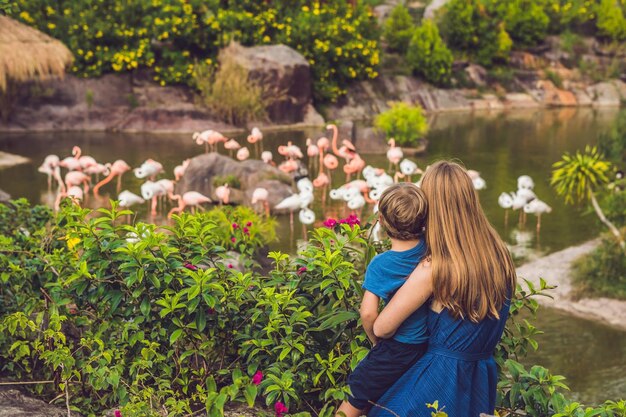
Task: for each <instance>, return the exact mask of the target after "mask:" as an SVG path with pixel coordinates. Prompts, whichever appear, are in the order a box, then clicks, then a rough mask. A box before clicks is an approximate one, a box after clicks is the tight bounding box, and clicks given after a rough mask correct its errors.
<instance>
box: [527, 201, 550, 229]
mask: <svg viewBox="0 0 626 417" xmlns="http://www.w3.org/2000/svg"><path fill="white" fill-rule="evenodd" d="M550 212H552V207H550V206H549V205H547V204H546V203H545V202H543V201H541V200H539V199H534V200H532V201H530V202H529V203H528V204H526V205H525V206H524V213H528V214H534V215H535V216H537V233H539V229H540V228H541V215H542V214H544V213H550Z"/></svg>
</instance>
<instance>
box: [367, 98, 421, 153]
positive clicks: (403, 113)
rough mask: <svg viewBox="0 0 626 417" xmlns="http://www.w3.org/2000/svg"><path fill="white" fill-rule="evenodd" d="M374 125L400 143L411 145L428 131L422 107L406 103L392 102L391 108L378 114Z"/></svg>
mask: <svg viewBox="0 0 626 417" xmlns="http://www.w3.org/2000/svg"><path fill="white" fill-rule="evenodd" d="M374 126H376V128H377V129H378V130H380V131H382V132H384V133H385V134H386V135H387V137H388V138H394V139H395V140H396V143H397V144H398V145H411V144H414V143H415V142H416V141H417V139H419V138H420V137H421V136H423V135H424V134H425V133H426V132H427V131H428V121H427V120H426V117H425V116H424V112H423V111H422V108H421V107H419V106H411V105H408V104H406V103H402V102H398V103H392V104H391V108H390V109H389V110H387V111H385V112H383V113H380V114H379V115H378V116H376V119H375V120H374Z"/></svg>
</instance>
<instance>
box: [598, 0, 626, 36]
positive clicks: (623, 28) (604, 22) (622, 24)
mask: <svg viewBox="0 0 626 417" xmlns="http://www.w3.org/2000/svg"><path fill="white" fill-rule="evenodd" d="M620 3H621V1H620V0H601V1H600V3H599V4H598V5H597V7H596V13H597V15H598V17H597V19H596V27H597V28H598V32H599V33H600V35H602V36H606V37H608V38H610V39H612V40H616V41H621V40H624V39H626V18H625V17H624V9H623V8H622V6H621V5H620Z"/></svg>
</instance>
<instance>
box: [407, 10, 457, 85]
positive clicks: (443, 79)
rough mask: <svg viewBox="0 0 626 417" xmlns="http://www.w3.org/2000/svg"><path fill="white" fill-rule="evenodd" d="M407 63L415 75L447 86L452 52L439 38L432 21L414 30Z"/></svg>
mask: <svg viewBox="0 0 626 417" xmlns="http://www.w3.org/2000/svg"><path fill="white" fill-rule="evenodd" d="M406 58H407V61H408V63H409V64H410V65H411V67H412V68H413V71H414V72H415V73H416V74H419V75H421V76H423V77H424V78H425V79H426V80H428V81H430V82H432V83H434V84H437V85H448V84H449V83H450V75H451V73H452V61H453V57H452V52H450V50H449V49H448V48H447V47H446V45H445V44H444V43H443V40H441V37H440V36H439V29H437V26H436V25H435V24H434V23H433V22H432V20H425V21H424V22H423V23H422V25H420V26H418V27H417V28H415V30H414V31H413V37H412V38H411V43H410V44H409V50H408V53H407V57H406Z"/></svg>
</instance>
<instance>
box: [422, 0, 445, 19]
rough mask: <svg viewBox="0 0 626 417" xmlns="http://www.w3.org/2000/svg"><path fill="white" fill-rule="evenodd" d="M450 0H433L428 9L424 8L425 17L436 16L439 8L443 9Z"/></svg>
mask: <svg viewBox="0 0 626 417" xmlns="http://www.w3.org/2000/svg"><path fill="white" fill-rule="evenodd" d="M448 1H450V0H433V1H432V2H431V3H430V4H429V5H428V7H426V10H424V19H432V18H434V17H435V15H436V13H437V10H439V9H441V8H442V7H443V6H445V5H446V3H448Z"/></svg>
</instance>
